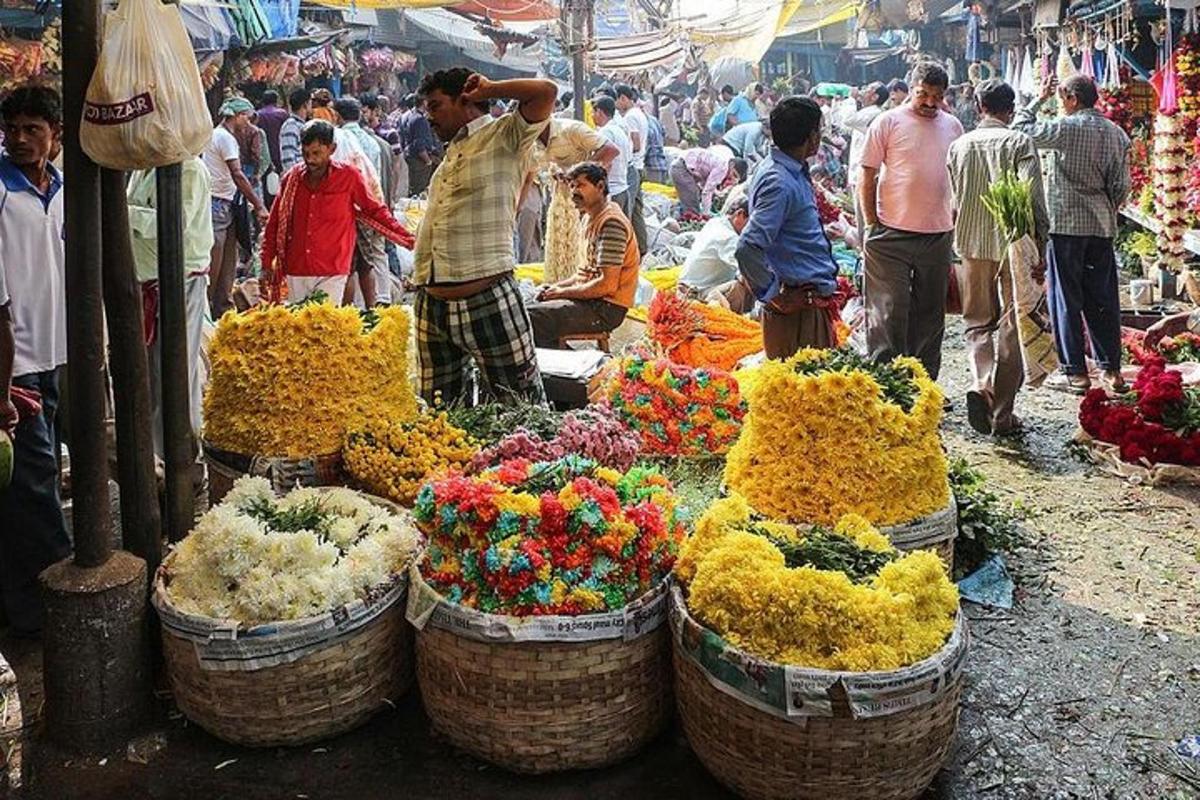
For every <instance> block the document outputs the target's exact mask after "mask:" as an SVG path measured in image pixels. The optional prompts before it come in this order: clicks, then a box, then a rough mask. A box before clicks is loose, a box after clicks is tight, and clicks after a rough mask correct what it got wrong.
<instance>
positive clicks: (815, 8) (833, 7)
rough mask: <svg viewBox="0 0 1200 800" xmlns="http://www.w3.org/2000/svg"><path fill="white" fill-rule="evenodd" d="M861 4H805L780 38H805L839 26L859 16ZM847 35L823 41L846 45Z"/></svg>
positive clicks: (848, 0) (839, 0)
mask: <svg viewBox="0 0 1200 800" xmlns="http://www.w3.org/2000/svg"><path fill="white" fill-rule="evenodd" d="M858 8H859V4H858V2H856V0H821V1H820V2H816V3H805V4H804V5H802V6H800V8H799V9H797V10H796V13H795V14H794V15H793V16H792V18H791V19H790V20H789V21H788V23H787V25H786V26H785V27H784V29H783V30H782V31H780V33H779V36H780V38H785V37H792V36H804V35H805V34H811V33H814V32H816V31H822V30H823V29H824V28H828V27H830V26H831V25H837V24H839V23H842V22H845V21H846V20H850V19H854V18H855V17H856V16H858ZM845 40H846V35H845V34H844V33H841V34H840V35H835V36H832V37H828V36H825V35H823V36H822V39H821V41H823V42H827V43H839V42H841V43H844V42H845Z"/></svg>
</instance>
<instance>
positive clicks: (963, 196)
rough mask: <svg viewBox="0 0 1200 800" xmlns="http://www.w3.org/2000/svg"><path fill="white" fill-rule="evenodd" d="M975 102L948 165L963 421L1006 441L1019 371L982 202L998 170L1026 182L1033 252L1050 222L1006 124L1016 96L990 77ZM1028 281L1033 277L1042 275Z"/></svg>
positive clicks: (1028, 153) (1027, 146) (1011, 311)
mask: <svg viewBox="0 0 1200 800" xmlns="http://www.w3.org/2000/svg"><path fill="white" fill-rule="evenodd" d="M975 98H976V101H977V103H978V105H979V111H980V114H981V115H982V116H981V117H980V120H979V123H978V125H977V127H976V128H975V129H974V130H972V131H971V132H969V133H967V134H964V135H963V136H962V137H960V138H958V139H956V140H955V141H954V143H953V144H951V145H950V154H949V157H948V161H947V165H948V167H949V169H950V183H951V185H952V186H953V188H954V210H955V212H956V215H955V221H954V249H955V250H956V251H957V252H958V255H959V256H960V257H961V258H962V272H961V273H960V274H959V283H960V286H961V288H962V311H963V322H964V323H965V325H966V333H965V337H966V340H967V352H968V354H969V356H970V359H971V372H972V374H973V377H974V379H975V386H974V388H973V390H972V391H969V392H967V419H968V420H969V421H970V423H971V427H972V428H974V429H975V430H977V431H978V432H980V433H994V434H995V435H997V436H1005V435H1008V434H1011V433H1014V432H1016V431H1018V430H1020V428H1021V421H1020V420H1019V419H1018V418H1017V417H1016V415H1014V414H1013V413H1012V412H1013V404H1014V402H1015V400H1016V396H1017V389H1019V388H1020V386H1021V381H1022V378H1023V374H1024V370H1023V367H1022V358H1021V339H1020V335H1019V331H1018V326H1017V308H1016V305H1015V304H1014V294H1013V272H1012V270H1013V268H1014V265H1012V264H1009V263H1003V262H1005V250H1006V249H1007V248H1008V243H1007V242H1005V241H1004V239H1003V237H1002V235H1001V232H1000V228H999V225H997V224H996V221H995V220H994V219H993V218H992V215H991V213H990V212H989V211H988V209H987V208H986V207H985V206H984V203H983V200H982V199H981V198H982V197H983V195H984V193H985V192H987V190H988V187H989V186H991V185H992V184H994V183H996V182H997V181H999V180H1000V179H1001V178H1002V177H1003V176H1004V175H1005V173H1015V174H1016V176H1017V177H1018V178H1019V179H1021V180H1027V181H1029V182H1030V194H1031V195H1032V199H1033V214H1034V226H1035V230H1034V232H1033V233H1034V238H1035V239H1036V240H1037V243H1038V246H1039V250H1040V249H1041V247H1043V246H1044V245H1045V243H1046V240H1047V237H1048V236H1049V233H1050V218H1049V216H1048V215H1047V213H1046V204H1045V201H1044V200H1043V199H1042V174H1041V164H1040V162H1039V161H1038V154H1037V148H1036V147H1035V146H1034V144H1033V140H1032V139H1030V138H1029V136H1027V135H1026V134H1024V133H1021V132H1020V131H1015V130H1011V129H1010V128H1009V127H1008V125H1009V123H1010V122H1012V118H1013V112H1014V110H1015V101H1016V93H1015V92H1014V91H1013V89H1012V87H1011V86H1009V85H1008V84H1007V83H1005V82H1004V81H1001V80H996V79H992V80H989V81H985V82H984V83H982V84H980V86H979V91H978V92H977V93H976V94H975ZM1033 277H1034V278H1035V279H1039V280H1040V278H1041V275H1040V274H1037V275H1034V276H1033Z"/></svg>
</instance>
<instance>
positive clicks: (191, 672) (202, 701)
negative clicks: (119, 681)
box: [153, 497, 414, 747]
mask: <svg viewBox="0 0 1200 800" xmlns="http://www.w3.org/2000/svg"><path fill="white" fill-rule="evenodd" d="M370 500H371V501H372V502H374V503H377V504H379V505H383V506H386V507H387V508H389V509H391V510H393V511H395V512H396V513H406V512H404V511H402V510H401V509H400V508H399V506H396V505H395V504H393V503H389V502H388V501H386V500H382V499H379V498H375V497H371V498H370ZM171 561H172V556H167V558H166V559H164V561H163V564H162V566H161V567H160V568H159V571H158V574H157V575H156V576H155V585H154V596H153V602H154V605H155V607H156V608H157V609H158V611H159V616H160V619H161V621H162V634H163V656H164V660H165V661H166V667H167V677H168V679H169V681H170V684H171V691H172V693H173V695H174V698H175V703H176V705H178V706H179V710H180V711H182V712H183V714H184V715H185V716H186V717H187V718H188V719H190V720H192V721H193V722H195V723H196V724H197V725H199V726H200V727H202V728H204V729H205V730H206V731H208V732H209V733H211V734H213V735H214V736H217V737H218V738H220V739H224V740H225V741H228V742H233V743H234V744H239V745H246V746H251V747H270V746H284V745H299V744H305V743H307V742H314V741H317V740H319V739H324V738H327V737H329V736H333V735H335V734H338V733H342V732H344V731H347V730H350V729H351V728H354V727H356V726H357V725H359V724H361V723H362V722H365V721H366V720H367V719H368V718H369V717H370V716H371V715H373V714H374V713H375V712H376V711H379V710H380V709H381V708H383V707H384V706H385V705H388V704H390V703H391V702H392V701H393V700H395V699H396V698H397V697H399V696H400V695H401V694H403V693H404V692H405V691H407V690H408V688H409V687H410V686H412V682H413V677H414V669H413V633H412V628H410V627H409V626H408V624H407V623H406V622H405V621H404V608H405V603H406V599H407V590H408V573H407V572H405V573H403V574H401V575H400V576H399V578H398V580H397V581H396V582H395V583H394V584H393V585H391V586H390V587H387V588H386V589H381V590H380V591H379V592H378V593H377V596H375V597H373V598H372V599H371V601H370V602H368V603H366V604H355V605H353V606H346V607H345V608H344V609H338V610H335V611H334V612H332V613H330V614H326V615H323V616H321V617H313V618H310V619H303V620H295V621H289V622H280V623H275V624H273V625H269V626H259V627H258V628H254V629H250V630H244V629H242V628H238V629H236V631H235V630H233V629H231V628H230V627H229V626H228V625H227V624H226V623H222V622H221V621H219V620H214V619H208V618H203V617H195V616H190V615H186V614H183V613H181V612H179V611H178V610H177V609H175V607H174V606H173V605H172V604H171V602H170V599H169V597H168V595H167V592H166V584H167V580H168V576H169V574H170V567H171Z"/></svg>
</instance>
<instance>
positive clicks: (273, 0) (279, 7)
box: [258, 0, 300, 39]
mask: <svg viewBox="0 0 1200 800" xmlns="http://www.w3.org/2000/svg"><path fill="white" fill-rule="evenodd" d="M258 4H259V5H260V6H262V10H263V13H265V14H266V16H267V24H268V26H269V27H270V29H271V38H272V39H290V38H292V37H293V36H295V35H296V21H297V20H298V19H299V18H300V0H258Z"/></svg>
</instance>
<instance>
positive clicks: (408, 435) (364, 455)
mask: <svg viewBox="0 0 1200 800" xmlns="http://www.w3.org/2000/svg"><path fill="white" fill-rule="evenodd" d="M477 452H479V448H478V446H477V445H476V443H475V442H474V440H472V439H471V437H470V436H468V435H467V433H466V431H463V430H462V429H460V428H456V427H454V426H453V425H451V424H450V422H449V420H447V419H446V415H445V414H436V415H434V414H422V415H420V416H418V417H417V418H416V419H414V420H411V421H407V422H382V423H376V424H372V425H368V426H366V427H365V428H364V429H363V430H356V431H352V432H351V433H350V434H349V435H348V436H347V437H346V444H345V446H344V447H343V448H342V462H343V464H344V465H345V468H346V472H348V473H349V474H350V477H352V478H354V480H355V481H357V482H358V483H359V484H360V485H361V486H362V487H363V488H364V489H366V490H367V491H368V492H371V493H372V494H375V495H378V496H379V497H384V498H387V499H388V500H392V501H394V502H397V503H399V504H401V505H403V506H411V505H412V504H413V502H414V501H415V500H416V499H417V492H418V491H420V489H421V486H422V485H424V484H425V483H426V482H427V481H429V480H431V479H433V478H434V477H436V476H437V475H438V474H440V473H442V472H444V471H446V470H448V469H452V468H456V467H457V468H463V467H465V466H466V465H467V463H468V462H470V460H471V459H472V458H473V457H474V456H475V454H476V453H477Z"/></svg>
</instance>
